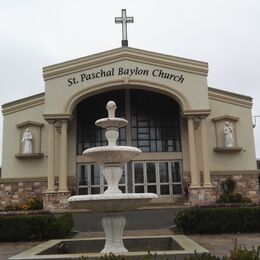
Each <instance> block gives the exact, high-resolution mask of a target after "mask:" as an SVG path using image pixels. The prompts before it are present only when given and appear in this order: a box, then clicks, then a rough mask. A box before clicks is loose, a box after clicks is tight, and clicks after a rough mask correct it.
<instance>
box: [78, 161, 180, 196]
mask: <svg viewBox="0 0 260 260" xmlns="http://www.w3.org/2000/svg"><path fill="white" fill-rule="evenodd" d="M129 164H130V165H129V166H130V167H127V164H124V165H122V167H123V175H122V178H121V180H120V183H119V188H120V189H121V191H122V192H123V193H125V192H128V191H133V192H135V193H143V192H152V193H155V194H158V195H159V196H164V197H175V196H180V195H182V194H183V191H182V167H181V161H156V162H155V161H147V162H146V161H144V162H130V163H129ZM77 168H78V172H77V177H78V189H79V190H78V191H79V194H99V193H103V192H104V191H105V190H106V188H107V183H106V181H105V179H104V177H103V175H102V167H100V166H99V165H97V164H79V165H78V167H77ZM127 168H132V171H130V172H127Z"/></svg>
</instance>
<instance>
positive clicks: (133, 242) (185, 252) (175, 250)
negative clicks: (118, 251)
mask: <svg viewBox="0 0 260 260" xmlns="http://www.w3.org/2000/svg"><path fill="white" fill-rule="evenodd" d="M104 243H105V240H104V239H102V238H87V239H80V240H79V239H63V240H50V241H47V242H45V243H43V244H40V245H38V246H36V247H34V248H32V249H29V250H27V251H25V252H23V253H20V254H18V255H16V256H13V257H10V258H9V259H10V260H11V259H12V260H18V259H19V260H29V259H30V260H32V259H34V260H36V259H37V260H39V259H79V258H80V257H82V256H84V257H88V259H99V258H100V257H101V256H104V254H101V253H96V252H97V251H99V250H100V249H101V248H102V247H103V246H104ZM124 243H125V244H126V245H127V247H128V248H129V249H130V250H129V252H127V253H124V255H125V257H126V258H127V259H132V260H133V259H141V258H142V257H144V256H147V254H148V251H150V253H151V254H155V253H156V255H157V257H158V259H159V257H161V258H160V259H176V260H180V259H182V260H183V259H184V258H185V257H188V256H191V255H194V252H195V251H196V252H197V253H198V254H201V253H208V250H207V249H205V248H203V247H202V246H200V245H199V244H198V243H196V242H194V241H193V240H191V239H189V238H188V237H186V236H184V235H173V236H143V237H138V238H137V237H125V238H124ZM156 259H157V258H156Z"/></svg>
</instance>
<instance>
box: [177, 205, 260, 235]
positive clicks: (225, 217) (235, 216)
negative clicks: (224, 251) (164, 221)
mask: <svg viewBox="0 0 260 260" xmlns="http://www.w3.org/2000/svg"><path fill="white" fill-rule="evenodd" d="M259 219H260V207H255V208H197V209H188V210H185V211H181V212H179V213H178V214H177V215H176V218H175V224H176V228H177V229H178V230H180V231H182V232H184V233H200V234H210V233H215V234H220V233H237V232H259V231H260V221H259Z"/></svg>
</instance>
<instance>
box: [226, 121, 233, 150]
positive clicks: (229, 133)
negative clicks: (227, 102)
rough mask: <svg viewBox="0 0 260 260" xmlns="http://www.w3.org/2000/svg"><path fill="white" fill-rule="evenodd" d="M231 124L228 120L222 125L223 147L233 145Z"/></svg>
mask: <svg viewBox="0 0 260 260" xmlns="http://www.w3.org/2000/svg"><path fill="white" fill-rule="evenodd" d="M233 128H234V127H233V125H232V123H230V122H226V123H225V126H224V134H225V147H233V146H234V141H233Z"/></svg>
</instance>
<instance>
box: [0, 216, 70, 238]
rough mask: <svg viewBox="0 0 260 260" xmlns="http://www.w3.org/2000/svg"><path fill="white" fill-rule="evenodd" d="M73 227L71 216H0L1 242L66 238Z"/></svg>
mask: <svg viewBox="0 0 260 260" xmlns="http://www.w3.org/2000/svg"><path fill="white" fill-rule="evenodd" d="M72 227H73V219H72V216H71V214H64V215H62V216H61V217H58V218H56V217H54V215H16V216H0V241H26V240H42V239H51V238H64V237H66V236H68V235H69V234H70V232H71V229H72Z"/></svg>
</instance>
